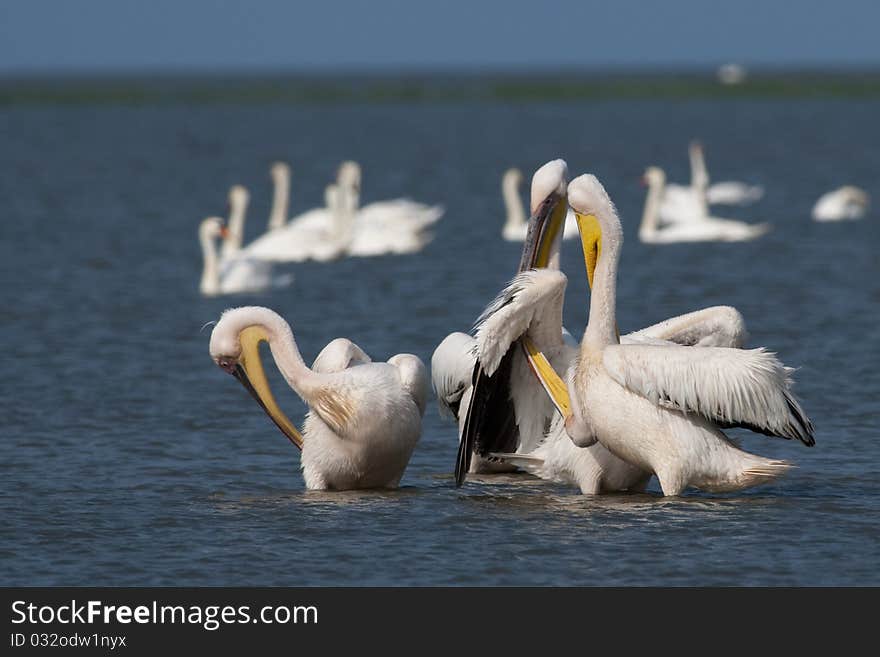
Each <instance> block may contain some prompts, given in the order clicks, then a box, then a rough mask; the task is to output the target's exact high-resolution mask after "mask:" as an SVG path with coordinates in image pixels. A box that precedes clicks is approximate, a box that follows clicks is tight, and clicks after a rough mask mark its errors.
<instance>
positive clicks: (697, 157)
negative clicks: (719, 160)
mask: <svg viewBox="0 0 880 657" xmlns="http://www.w3.org/2000/svg"><path fill="white" fill-rule="evenodd" d="M688 155H689V156H690V162H691V187H693V188H695V189H697V190H700V191H701V192H702V193H703V194H705V197H706V203H708V204H709V205H749V204H750V203H754V202H755V201H759V200H760V199H761V198H763V196H764V188H763V187H761V186H760V185H749V184H748V183H744V182H738V181H735V180H725V181H722V182H717V183H710V179H709V171H708V169H707V168H706V157H705V154H704V153H703V145H702V144H701V143H700V142H698V141H692V142H691V143H690V145H689V146H688Z"/></svg>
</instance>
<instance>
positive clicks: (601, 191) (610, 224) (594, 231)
mask: <svg viewBox="0 0 880 657" xmlns="http://www.w3.org/2000/svg"><path fill="white" fill-rule="evenodd" d="M658 170H659V169H658ZM568 202H569V204H570V205H571V209H572V210H574V215H575V218H576V219H577V224H578V231H579V232H580V236H581V246H582V248H583V251H584V264H585V265H586V268H587V279H588V280H589V283H590V287H592V286H593V274H594V272H595V271H596V265H597V264H598V262H599V257H600V256H601V255H602V242H603V240H604V241H605V242H606V243H608V242H610V241H612V240H613V241H614V242H615V243H618V244H619V243H620V242H621V241H622V240H623V230H622V229H621V226H620V221H619V220H618V219H617V211H616V210H615V209H614V204H613V203H612V202H611V199H610V198H609V197H608V193H607V192H606V191H605V188H604V187H603V186H602V183H600V182H599V179H598V178H596V176H593V175H591V174H584V175H582V176H578V177H577V178H575V179H574V180H572V181H571V182H570V183H569V185H568Z"/></svg>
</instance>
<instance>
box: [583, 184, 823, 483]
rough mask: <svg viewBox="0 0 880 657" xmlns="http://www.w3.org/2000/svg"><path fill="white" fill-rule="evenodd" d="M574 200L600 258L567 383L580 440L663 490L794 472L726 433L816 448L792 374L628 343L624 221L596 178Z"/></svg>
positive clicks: (734, 356)
mask: <svg viewBox="0 0 880 657" xmlns="http://www.w3.org/2000/svg"><path fill="white" fill-rule="evenodd" d="M569 202H570V203H571V206H572V209H573V210H574V211H575V214H576V215H577V219H578V223H579V225H580V228H581V233H582V236H584V237H583V238H582V239H583V240H584V249H585V253H587V254H588V256H589V252H590V251H592V252H593V254H594V257H595V258H596V263H597V264H596V271H595V276H594V278H593V287H592V292H591V294H590V314H589V321H588V323H587V328H586V331H585V332H584V336H583V339H582V340H581V346H580V350H579V355H578V358H577V365H576V367H575V369H574V371H573V373H572V376H571V379H570V380H569V384H568V393H569V395H570V403H571V406H572V415H571V416H570V419H569V421H567V422H566V429H567V430H568V433H569V435H570V436H571V437H572V440H573V441H574V442H575V444H577V445H578V446H581V447H586V446H589V445H592V444H594V443H595V442H596V441H597V440H598V441H599V442H600V443H601V444H602V445H604V446H605V447H606V448H608V450H610V451H611V452H612V453H614V454H615V455H616V456H617V457H619V458H621V459H623V460H625V461H626V462H628V463H630V464H631V465H633V466H636V467H638V468H640V469H642V470H645V471H647V472H652V473H655V474H656V475H657V478H658V479H659V481H660V487H661V488H662V490H663V493H664V495H678V494H680V493H681V492H682V491H684V490H685V489H686V488H688V487H691V486H693V487H696V488H700V489H702V490H707V491H718V492H722V491H735V490H741V489H743V488H747V487H750V486H754V485H758V484H761V483H766V482H768V481H771V480H773V479H775V478H776V477H778V476H779V475H781V474H782V473H784V472H785V471H786V470H788V468H789V467H790V465H789V464H788V463H787V462H785V461H780V460H773V459H767V458H763V457H761V456H756V455H753V454H749V453H747V452H745V451H743V450H741V449H739V448H738V447H736V446H735V445H734V444H733V443H732V442H730V441H729V440H728V439H727V437H726V436H725V435H724V433H722V431H721V429H722V428H724V427H732V426H741V427H746V428H749V429H751V430H753V431H757V432H760V433H764V434H768V435H773V436H780V437H783V438H789V439H791V438H797V439H799V440H801V441H802V442H803V443H804V444H805V445H813V444H815V440H814V439H813V426H812V424H811V423H810V421H809V419H808V418H807V416H806V414H805V413H804V411H803V409H802V408H801V406H800V404H799V403H798V402H797V400H796V399H795V398H794V396H793V395H792V394H791V390H790V386H791V379H790V373H791V370H790V369H789V368H786V367H785V366H783V364H782V363H780V362H779V360H777V359H776V357H775V356H773V355H772V354H770V353H767V352H766V351H764V350H763V349H752V350H740V349H726V348H720V347H714V348H712V347H707V348H704V349H688V348H685V347H679V346H655V345H638V344H637V345H629V344H620V340H619V338H618V337H617V336H618V334H617V321H616V304H617V301H616V296H617V269H618V263H619V259H620V251H621V247H622V244H623V230H622V228H621V225H620V220H619V219H618V217H617V212H616V210H615V209H614V206H613V204H612V203H611V200H610V199H609V198H608V195H607V194H606V193H605V189H604V188H603V187H602V185H601V184H600V183H599V181H598V180H596V178H595V177H594V176H590V175H584V176H580V177H579V178H577V179H575V180H573V181H572V182H571V184H570V185H569ZM591 236H592V237H591ZM590 242H592V244H590Z"/></svg>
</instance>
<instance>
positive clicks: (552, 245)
mask: <svg viewBox="0 0 880 657" xmlns="http://www.w3.org/2000/svg"><path fill="white" fill-rule="evenodd" d="M567 185H568V165H566V163H565V160H552V161H550V162H547V164H545V165H544V166H542V167H541V168H539V169H538V170H537V171H535V175H534V176H532V193H531V199H530V207H531V212H532V216H531V217H529V228H528V232H527V233H526V240H525V244H524V245H523V253H522V258H521V259H520V266H519V271H521V272H522V271H526V270H528V269H537V268H543V267H558V266H559V261H558V256H559V245H560V241H561V239H562V231H563V227H564V226H565V215H566V213H567V211H568V200H567V198H566V187H567Z"/></svg>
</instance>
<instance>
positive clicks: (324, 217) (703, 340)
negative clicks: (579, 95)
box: [203, 144, 867, 495]
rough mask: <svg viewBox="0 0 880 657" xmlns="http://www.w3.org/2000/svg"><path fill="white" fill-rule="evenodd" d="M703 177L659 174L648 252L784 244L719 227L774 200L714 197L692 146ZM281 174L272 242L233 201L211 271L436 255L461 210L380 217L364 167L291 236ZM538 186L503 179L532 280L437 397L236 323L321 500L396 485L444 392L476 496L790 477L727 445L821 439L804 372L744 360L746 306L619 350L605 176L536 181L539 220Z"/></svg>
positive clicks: (552, 170)
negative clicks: (582, 294)
mask: <svg viewBox="0 0 880 657" xmlns="http://www.w3.org/2000/svg"><path fill="white" fill-rule="evenodd" d="M691 161H692V167H693V173H694V176H693V180H692V182H691V185H690V186H687V187H674V186H671V185H665V181H664V179H663V173H662V171H660V170H659V169H657V168H654V167H652V168H650V169H648V171H647V172H646V176H645V177H646V183H647V184H648V186H649V191H648V199H647V202H646V207H645V216H644V217H643V221H642V226H641V227H640V231H639V236H640V238H642V239H643V240H645V241H655V242H672V241H694V240H707V239H718V240H744V239H752V238H754V237H757V236H759V235H761V234H763V233H764V232H765V231H766V230H767V228H768V227H767V226H766V225H763V224H759V225H755V224H748V223H743V222H734V221H731V220H725V219H718V218H715V217H712V216H710V215H709V214H708V211H707V208H708V206H709V205H711V204H713V203H721V202H726V203H747V202H751V201H754V200H756V199H757V198H760V196H761V195H762V194H763V190H761V189H760V188H756V187H752V186H749V185H744V184H741V183H721V184H717V185H709V180H708V175H707V174H706V173H705V163H704V162H703V160H702V150H701V148H700V147H699V145H698V144H692V145H691ZM272 173H273V178H274V179H275V182H276V188H275V202H274V204H273V211H272V215H271V218H270V228H269V230H268V231H267V233H266V234H265V235H264V236H263V237H260V238H259V239H257V240H255V241H254V242H253V243H251V244H250V245H249V246H247V247H244V248H242V246H241V228H242V226H243V222H244V206H246V204H247V197H246V194H245V193H244V192H243V190H235V189H234V190H233V195H234V196H239V197H240V198H237V199H233V198H231V199H230V200H231V217H230V221H229V224H228V226H226V225H225V224H223V223H222V222H220V220H217V219H208V220H205V223H203V244H204V245H205V246H206V269H208V267H207V264H208V263H207V261H208V260H209V259H210V258H213V259H214V260H215V261H216V260H218V258H219V261H220V263H225V265H223V264H221V265H220V267H221V268H222V267H223V266H225V267H227V268H230V267H233V266H239V265H237V264H236V263H243V262H250V261H251V260H254V261H258V262H268V261H273V260H281V259H288V260H302V259H306V258H314V259H317V260H321V259H327V258H330V257H339V256H340V255H341V254H349V255H372V254H376V253H388V252H393V253H396V252H407V251H410V250H418V249H420V248H422V246H424V244H425V243H426V241H427V240H428V239H430V237H429V236H428V235H427V233H426V229H427V228H428V227H430V226H431V225H432V224H433V223H434V222H436V221H437V220H438V219H439V218H440V215H441V214H442V208H439V207H429V206H425V205H422V204H418V203H415V202H413V201H409V200H406V199H399V200H395V201H387V202H384V203H382V204H375V205H373V206H366V207H364V208H361V207H360V206H359V204H358V192H359V188H360V187H359V185H360V169H359V168H358V167H357V166H356V165H354V164H353V163H345V164H343V165H342V166H341V167H340V169H339V173H338V176H337V180H336V182H335V183H334V184H331V185H330V186H328V188H327V203H326V207H324V208H318V209H315V210H312V211H310V212H307V213H305V214H304V215H301V216H300V217H297V218H295V219H292V220H290V221H285V220H284V216H285V214H286V204H287V196H288V190H289V172H288V170H287V168H286V167H285V166H283V165H275V166H274V167H273V169H272ZM521 182H522V176H521V174H519V173H518V172H517V171H515V170H511V171H509V172H507V173H506V174H505V176H504V179H503V183H502V191H503V195H504V200H505V203H506V206H507V221H506V223H505V225H504V227H503V231H502V235H503V237H504V238H505V239H508V240H521V241H523V243H524V244H523V250H522V254H521V258H520V263H519V269H518V274H517V275H516V276H515V278H514V279H513V280H512V281H511V282H510V283H509V284H508V285H507V286H506V287H505V288H504V289H502V290H501V291H500V292H499V294H498V296H497V297H496V298H495V299H494V300H492V301H491V302H490V303H489V304H488V306H487V307H486V309H485V311H484V312H483V313H482V315H481V316H480V317H479V318H478V320H477V322H476V324H475V329H474V332H473V334H472V335H471V334H467V333H461V332H454V333H451V334H450V335H448V336H447V337H446V338H445V339H444V340H443V341H442V342H441V343H440V345H439V346H438V347H437V348H436V350H435V351H434V354H433V356H432V359H431V375H430V384H429V376H428V372H427V368H426V367H425V365H424V364H423V363H422V361H421V360H420V359H419V358H418V357H417V356H414V355H412V354H398V355H396V356H393V357H392V358H390V359H389V360H388V361H387V362H375V361H373V360H372V359H371V358H370V357H369V356H368V355H367V354H366V353H365V352H364V351H363V350H362V349H361V348H360V347H358V346H357V345H355V344H354V343H352V342H351V341H349V340H347V339H342V338H340V339H336V340H334V341H332V342H331V343H329V344H328V345H327V346H326V347H325V348H324V349H323V350H322V351H321V352H320V354H319V355H318V357H317V358H316V359H315V361H314V363H313V364H312V366H311V367H309V366H308V365H307V364H306V362H305V361H304V359H303V357H302V355H301V353H300V351H299V349H298V348H297V345H296V341H295V339H294V335H293V332H292V330H291V328H290V325H289V324H288V323H287V322H286V321H285V320H284V319H283V318H282V317H281V316H279V315H278V314H277V313H275V312H274V311H272V310H270V309H268V308H263V307H257V306H246V307H239V308H234V309H231V310H227V311H226V312H224V313H223V314H222V316H221V317H220V319H219V321H218V322H217V323H216V325H215V327H214V329H213V331H212V334H211V338H210V346H209V351H210V354H211V357H212V359H213V360H214V362H215V363H216V364H217V365H218V366H219V367H220V368H222V369H223V370H225V371H226V372H228V373H230V374H232V375H233V376H235V377H236V378H237V379H238V380H239V382H240V383H241V384H242V385H243V386H244V387H245V388H246V389H247V390H248V392H249V393H250V394H251V395H252V396H253V397H254V399H255V400H256V401H257V403H258V404H259V406H260V407H261V408H262V409H263V410H264V411H265V413H266V414H267V415H268V416H269V417H270V418H271V419H272V421H273V422H274V423H275V424H276V425H277V427H278V428H279V429H280V430H281V431H282V433H284V435H285V436H287V438H288V439H289V440H290V441H291V442H292V443H293V444H294V445H295V446H296V447H298V448H299V449H300V450H301V451H302V456H301V467H302V470H303V476H304V479H305V484H306V487H307V488H309V489H322V490H343V489H353V488H377V487H395V486H397V485H398V484H399V482H400V479H401V477H402V475H403V472H404V470H405V468H406V466H407V464H408V462H409V460H410V457H411V455H412V452H413V449H414V448H415V446H416V444H417V442H418V440H419V437H420V435H421V425H422V418H423V416H424V413H425V408H426V405H427V402H428V396H429V385H430V386H431V387H433V390H434V393H435V394H436V397H437V401H438V404H439V407H440V411H441V414H442V415H445V416H448V417H449V418H450V419H451V420H452V421H454V422H456V423H457V425H458V439H459V446H458V453H457V457H456V463H455V480H456V484H457V485H462V484H463V483H464V482H465V480H466V478H467V476H468V474H471V473H483V474H491V473H497V472H503V471H511V470H515V469H520V470H523V471H526V472H528V473H531V474H532V475H535V476H537V477H541V478H544V479H548V480H552V481H555V482H560V483H564V484H569V485H572V486H575V487H578V488H579V489H580V490H581V491H582V492H583V493H584V494H599V493H603V492H611V491H640V490H643V489H644V488H645V486H646V484H647V483H648V481H649V480H650V478H651V477H652V476H656V477H657V479H658V481H659V484H660V488H661V489H662V491H663V494H664V495H679V494H680V493H682V492H683V491H684V490H686V489H688V488H691V487H693V488H697V489H700V490H704V491H712V492H726V491H737V490H742V489H745V488H748V487H751V486H755V485H759V484H763V483H767V482H769V481H772V480H774V479H776V478H777V477H779V476H780V475H781V474H783V473H784V472H786V471H787V470H788V469H789V468H790V467H791V465H790V464H789V463H788V462H787V461H784V460H778V459H770V458H765V457H762V456H758V455H755V454H751V453H748V452H746V451H744V450H743V449H741V448H740V447H739V446H738V445H737V444H736V443H735V442H733V441H732V440H731V439H730V438H728V437H727V436H726V435H725V433H724V430H725V429H729V428H733V427H741V428H746V429H749V430H751V431H754V432H757V433H761V434H765V435H768V436H776V437H780V438H785V439H795V440H798V441H800V442H802V443H803V444H804V445H806V446H812V445H814V444H815V440H814V430H813V425H812V423H811V421H810V419H809V418H808V417H807V414H806V412H805V411H804V409H803V408H802V407H801V405H800V403H799V402H798V401H797V399H796V398H795V396H794V395H793V393H792V390H791V387H792V378H791V375H792V372H793V370H792V369H791V368H789V367H786V366H785V365H783V363H781V362H780V361H779V360H778V359H777V358H776V356H775V355H774V354H772V353H770V352H768V351H766V350H765V349H763V348H758V349H745V348H743V347H744V343H745V339H746V335H747V332H746V326H745V322H744V320H743V318H742V316H741V314H740V313H739V312H738V311H737V310H736V309H735V308H732V307H730V306H716V307H711V308H704V309H701V310H697V311H694V312H691V313H688V314H685V315H682V316H679V317H673V318H670V319H667V320H665V321H663V322H660V323H658V324H655V325H653V326H649V327H647V328H644V329H642V330H639V331H635V332H633V333H630V334H627V335H623V336H621V335H620V333H619V331H618V328H617V321H616V309H617V303H618V300H617V274H618V267H619V261H620V254H621V249H622V246H623V230H622V227H621V223H620V219H619V217H618V214H617V211H616V209H615V207H614V204H613V203H612V202H611V199H610V198H609V197H608V194H607V193H606V191H605V189H604V187H603V186H602V184H601V183H600V182H599V180H597V179H596V178H595V177H594V176H592V175H589V174H586V175H582V176H579V177H577V178H575V179H574V180H572V181H570V182H569V176H568V169H567V165H566V163H565V162H564V161H563V160H553V161H551V162H548V163H547V164H545V165H544V166H542V167H541V168H539V169H538V170H537V171H536V172H535V174H534V176H533V178H532V182H531V195H530V207H529V216H528V217H526V211H525V209H524V208H523V207H522V204H521V202H520V200H519V193H518V187H519V185H520V184H521ZM856 192H859V193H856ZM866 206H867V197H866V195H864V193H863V192H860V190H854V188H843V189H842V190H837V191H836V192H834V193H833V194H832V195H831V196H828V195H826V196H825V197H823V198H822V199H820V201H819V203H817V204H816V208H815V209H814V216H815V217H816V219H817V220H820V221H825V220H832V219H831V217H832V216H833V217H834V218H835V219H843V218H855V216H856V215H857V214H859V212H857V211H856V210H854V209H853V208H858V209H860V212H861V213H863V212H864V209H865V207H866ZM360 222H363V223H364V224H367V223H369V230H368V231H365V232H363V233H362V232H361V229H359V228H358V223H360ZM205 226H208V228H210V232H208V228H205ZM367 232H369V233H373V235H372V236H368V235H367V234H366V233H367ZM664 234H665V235H667V236H668V235H675V236H678V237H675V238H674V237H666V238H664V237H662V236H663V235H664ZM215 235H217V236H223V239H224V244H223V248H224V249H226V251H225V252H224V253H223V254H221V255H220V256H217V254H216V252H211V253H210V254H209V253H208V248H207V245H208V242H209V239H208V238H207V237H206V236H208V237H210V238H213V237H214V236H215ZM574 236H579V238H580V242H581V246H582V250H583V256H584V267H585V273H586V276H587V280H588V283H589V286H590V289H591V293H590V298H589V308H588V314H587V322H586V328H585V329H584V331H583V337H582V339H581V340H580V341H579V342H578V341H576V340H575V339H574V338H573V337H572V334H571V333H569V332H568V331H567V330H566V329H565V327H563V325H562V317H563V303H564V298H565V288H566V284H567V280H568V279H567V278H566V276H565V275H564V274H563V273H562V272H561V270H560V265H561V263H560V252H561V241H562V240H563V239H565V238H568V237H574ZM230 241H231V245H230ZM287 246H289V247H290V250H289V251H288V250H286V247H287ZM212 248H215V247H212ZM291 254H292V255H291ZM213 266H214V267H215V268H216V263H215V265H213ZM213 275H216V272H215V273H214V274H213ZM224 280H225V279H223V277H222V275H221V280H220V287H219V288H218V287H217V286H216V284H215V286H214V287H213V288H211V287H210V286H209V288H208V291H207V292H206V293H209V294H210V293H216V292H217V291H218V290H219V291H222V289H223V282H224ZM209 283H210V281H209ZM215 283H216V281H215ZM203 291H205V280H204V278H203ZM262 342H266V343H268V345H269V350H270V352H271V355H272V357H273V359H274V361H275V363H276V365H277V367H278V369H279V370H280V372H281V374H282V375H283V377H284V379H285V380H286V382H287V383H288V385H289V386H290V387H291V388H292V389H293V390H294V391H295V392H296V393H297V394H298V395H299V396H300V398H302V400H303V401H304V402H305V403H306V404H307V406H308V409H309V411H308V414H307V415H306V419H305V422H304V425H303V428H302V429H301V430H300V429H298V428H297V427H296V426H295V424H294V423H293V422H292V421H291V420H290V419H289V418H288V417H287V415H285V413H284V412H283V411H282V410H281V408H280V407H279V405H278V403H277V402H276V400H275V398H274V396H273V394H272V391H271V389H270V386H269V383H268V379H267V377H266V374H265V371H264V369H263V364H262V361H261V357H260V351H259V345H260V343H262Z"/></svg>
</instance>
